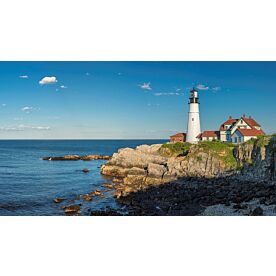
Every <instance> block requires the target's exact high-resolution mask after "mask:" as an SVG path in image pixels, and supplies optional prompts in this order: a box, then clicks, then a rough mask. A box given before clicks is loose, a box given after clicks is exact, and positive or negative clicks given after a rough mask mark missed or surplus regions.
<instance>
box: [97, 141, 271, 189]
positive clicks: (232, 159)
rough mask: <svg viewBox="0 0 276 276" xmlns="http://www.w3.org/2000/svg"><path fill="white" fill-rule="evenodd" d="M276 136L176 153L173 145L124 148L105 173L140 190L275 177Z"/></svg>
mask: <svg viewBox="0 0 276 276" xmlns="http://www.w3.org/2000/svg"><path fill="white" fill-rule="evenodd" d="M275 138H276V137H273V138H271V137H270V138H269V137H262V138H260V139H259V140H256V141H254V142H252V143H246V144H242V145H239V146H237V147H236V148H235V147H233V146H231V145H228V144H222V143H219V142H202V143H200V144H198V145H191V144H189V145H188V146H187V144H186V146H185V150H182V152H181V153H180V154H179V152H177V154H175V152H173V151H172V150H171V148H172V146H173V145H172V146H171V145H168V146H166V145H165V146H164V145H161V144H157V145H151V146H149V145H141V146H138V147H137V148H136V149H131V148H125V149H120V150H119V151H118V153H115V154H113V156H112V158H111V159H110V160H109V161H108V162H107V164H106V165H104V166H102V168H101V173H102V174H104V175H108V176H114V177H121V178H122V179H123V184H124V185H132V187H134V186H136V188H137V189H139V188H141V187H143V186H148V185H159V184H162V183H166V182H170V181H173V180H176V179H178V178H181V177H205V178H214V177H223V176H228V175H237V176H238V177H240V178H241V179H244V180H267V179H273V178H275V175H276V173H275V162H276V160H275V159H276V158H275V143H276V141H275V140H276V139H275Z"/></svg>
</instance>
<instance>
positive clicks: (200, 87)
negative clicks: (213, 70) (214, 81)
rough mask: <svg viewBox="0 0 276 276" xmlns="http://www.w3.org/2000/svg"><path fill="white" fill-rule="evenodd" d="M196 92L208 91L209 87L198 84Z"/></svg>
mask: <svg viewBox="0 0 276 276" xmlns="http://www.w3.org/2000/svg"><path fill="white" fill-rule="evenodd" d="M196 88H197V89H198V90H209V89H210V87H209V86H205V85H204V84H199V85H197V87H196Z"/></svg>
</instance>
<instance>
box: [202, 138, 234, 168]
mask: <svg viewBox="0 0 276 276" xmlns="http://www.w3.org/2000/svg"><path fill="white" fill-rule="evenodd" d="M198 147H199V150H202V151H203V152H208V153H209V154H211V155H213V156H214V157H217V158H219V159H220V160H222V161H223V162H224V163H225V164H226V165H228V166H229V167H231V168H236V167H237V161H236V158H235V157H234V148H235V147H236V145H234V144H232V143H222V142H220V141H202V142H200V143H198Z"/></svg>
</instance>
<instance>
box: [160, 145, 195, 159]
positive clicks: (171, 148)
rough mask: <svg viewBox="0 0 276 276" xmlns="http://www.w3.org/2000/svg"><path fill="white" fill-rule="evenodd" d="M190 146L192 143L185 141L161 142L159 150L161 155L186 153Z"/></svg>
mask: <svg viewBox="0 0 276 276" xmlns="http://www.w3.org/2000/svg"><path fill="white" fill-rule="evenodd" d="M191 146H192V144H190V143H186V142H177V143H171V144H163V145H162V146H161V148H160V150H159V152H160V154H161V155H163V156H179V155H184V154H186V153H187V152H188V150H189V149H190V147H191Z"/></svg>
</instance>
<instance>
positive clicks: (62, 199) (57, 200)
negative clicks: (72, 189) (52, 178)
mask: <svg viewBox="0 0 276 276" xmlns="http://www.w3.org/2000/svg"><path fill="white" fill-rule="evenodd" d="M64 200H66V198H61V197H57V198H55V199H54V202H55V203H61V202H62V201H64Z"/></svg>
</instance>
